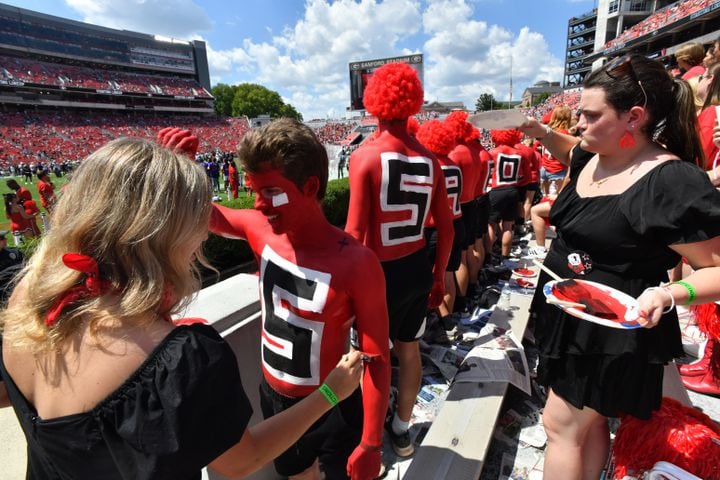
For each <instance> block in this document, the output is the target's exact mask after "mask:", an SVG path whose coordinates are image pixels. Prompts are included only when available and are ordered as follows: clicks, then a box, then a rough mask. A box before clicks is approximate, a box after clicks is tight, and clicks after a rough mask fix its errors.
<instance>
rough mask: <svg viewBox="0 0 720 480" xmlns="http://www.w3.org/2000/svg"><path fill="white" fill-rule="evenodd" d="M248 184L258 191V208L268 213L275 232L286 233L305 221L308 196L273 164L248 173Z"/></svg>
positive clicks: (265, 213) (263, 212) (267, 216)
mask: <svg viewBox="0 0 720 480" xmlns="http://www.w3.org/2000/svg"><path fill="white" fill-rule="evenodd" d="M247 182H248V185H249V186H250V187H251V188H252V189H253V190H254V191H255V205H254V207H255V210H258V211H259V212H260V213H262V214H263V215H265V217H266V218H267V220H268V223H269V224H270V226H271V227H272V229H273V232H275V233H287V232H289V231H292V230H294V229H295V227H296V225H297V223H298V221H302V218H303V210H304V208H305V207H306V206H307V205H308V201H309V200H314V197H313V198H312V199H308V196H306V195H305V194H304V193H303V192H302V191H301V190H300V189H299V188H298V187H297V185H295V183H293V182H292V181H291V180H289V179H288V178H287V177H285V176H284V175H283V174H282V172H281V171H280V170H279V169H276V168H273V169H270V170H266V171H263V172H261V173H252V174H250V173H248V174H247Z"/></svg>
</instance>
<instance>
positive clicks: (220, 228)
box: [208, 203, 259, 240]
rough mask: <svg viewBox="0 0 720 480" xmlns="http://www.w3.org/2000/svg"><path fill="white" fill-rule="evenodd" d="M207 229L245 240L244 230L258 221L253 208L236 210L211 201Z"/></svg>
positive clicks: (223, 235)
mask: <svg viewBox="0 0 720 480" xmlns="http://www.w3.org/2000/svg"><path fill="white" fill-rule="evenodd" d="M212 206H213V209H212V213H211V214H210V226H209V227H208V228H209V230H210V231H211V232H212V233H214V234H215V235H219V236H221V237H226V238H239V239H242V240H247V235H246V233H245V232H246V231H247V230H249V229H250V228H251V227H252V225H253V224H254V223H256V222H258V220H259V219H258V216H257V212H256V211H255V210H236V209H233V208H228V207H223V206H220V205H218V204H217V203H213V205H212Z"/></svg>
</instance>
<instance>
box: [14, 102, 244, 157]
mask: <svg viewBox="0 0 720 480" xmlns="http://www.w3.org/2000/svg"><path fill="white" fill-rule="evenodd" d="M168 126H176V127H181V128H191V129H192V130H193V131H194V132H197V134H198V136H199V137H200V139H201V142H200V149H199V151H200V152H208V151H212V150H215V149H216V148H217V149H220V150H221V151H224V152H229V151H234V150H235V148H236V146H237V144H238V142H239V141H240V139H242V137H243V136H244V135H245V133H246V132H247V131H248V130H249V124H248V121H247V119H245V118H217V117H197V116H183V115H175V116H164V117H150V116H133V115H124V114H119V113H113V114H111V113H97V112H82V113H72V112H59V111H58V112H22V113H2V114H0V169H2V170H4V171H8V170H9V167H10V166H11V165H20V164H22V163H25V164H30V163H37V162H38V161H47V162H50V161H56V162H62V161H66V160H81V159H83V158H85V157H86V156H87V155H88V154H90V153H91V152H93V151H95V150H97V149H98V148H99V147H100V146H102V145H103V144H105V143H107V142H108V141H110V140H113V139H115V138H118V137H122V136H129V137H144V138H154V137H155V135H156V134H157V132H158V130H160V129H162V128H164V127H168Z"/></svg>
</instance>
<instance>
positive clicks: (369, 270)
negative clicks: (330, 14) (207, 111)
mask: <svg viewBox="0 0 720 480" xmlns="http://www.w3.org/2000/svg"><path fill="white" fill-rule="evenodd" d="M238 154H239V160H240V162H241V165H242V167H243V170H244V171H245V172H246V174H247V181H248V184H249V185H250V186H251V188H252V189H253V191H255V192H256V195H255V209H254V210H233V209H229V208H226V207H221V206H219V205H214V209H213V214H212V217H211V220H210V230H211V231H212V232H213V233H216V234H218V235H222V236H225V237H230V238H240V239H244V240H246V241H247V242H248V243H249V244H250V247H251V249H252V250H253V252H254V253H255V255H256V257H257V260H258V263H259V265H260V278H259V281H260V301H261V304H262V319H263V328H262V365H263V374H264V382H263V384H262V385H261V401H262V408H263V413H264V415H265V416H266V417H268V416H272V415H274V414H276V413H279V412H280V411H282V410H284V409H286V408H289V407H290V406H292V405H293V404H294V403H297V402H298V401H300V400H301V399H302V398H303V397H305V396H307V395H309V394H310V393H312V392H313V391H314V390H316V389H317V388H318V387H320V386H321V385H322V384H323V381H324V379H325V377H326V376H327V375H328V373H329V372H330V371H331V370H332V368H333V367H334V366H335V365H336V364H337V362H338V360H339V359H340V357H341V356H342V355H343V354H344V353H345V352H346V351H347V345H348V337H349V331H350V327H351V326H352V325H353V323H354V325H355V328H356V329H357V332H358V340H359V348H360V350H361V351H362V352H363V353H364V354H366V355H367V357H368V358H369V360H370V361H368V362H366V364H365V372H364V376H363V382H362V387H363V388H362V393H361V391H360V389H358V390H357V391H356V393H355V394H353V395H351V396H350V397H349V398H348V399H347V400H345V401H342V402H340V403H339V404H338V407H337V408H335V409H333V410H332V411H331V412H330V413H329V414H328V415H326V416H325V417H323V419H321V420H320V421H318V422H317V423H316V424H315V426H314V427H313V428H311V429H310V431H309V432H308V433H307V434H306V435H305V436H304V437H303V438H302V439H301V440H300V441H299V442H298V443H297V444H296V445H295V446H294V447H293V448H290V449H289V450H287V451H286V452H285V453H284V454H283V455H281V456H280V457H279V458H278V459H277V460H276V461H275V468H276V470H277V471H278V473H280V474H281V475H284V476H288V477H290V478H294V479H319V478H320V469H319V464H322V465H323V467H324V473H325V476H326V477H325V478H328V479H331V478H332V479H334V478H346V477H345V473H346V472H347V475H348V476H350V477H351V478H352V479H353V480H355V479H358V480H367V479H371V478H375V477H376V476H377V475H378V473H379V472H380V468H381V467H380V457H381V452H380V448H381V445H382V432H383V422H384V420H385V414H386V412H387V403H388V395H389V386H390V369H389V347H388V340H387V339H388V315H387V306H386V303H385V295H384V293H385V280H384V277H383V271H382V269H381V267H380V262H379V261H378V258H377V256H376V255H375V254H374V253H373V252H372V250H370V249H368V248H366V247H364V246H363V245H362V244H361V243H360V242H358V241H357V240H355V239H354V238H352V237H351V236H350V235H349V234H347V233H345V232H343V231H342V230H340V229H338V228H336V227H334V226H332V225H331V224H330V223H329V222H328V221H327V219H326V218H325V215H324V214H323V210H322V207H321V204H320V201H321V200H322V198H323V197H324V195H325V188H326V186H327V177H328V158H327V153H326V152H325V148H324V147H323V146H322V144H321V143H320V142H319V141H318V139H317V137H316V136H315V134H314V133H313V131H312V130H311V129H310V128H308V127H306V126H304V125H302V124H301V123H299V122H296V121H294V120H290V119H281V120H277V121H275V122H273V123H270V124H268V125H266V126H265V127H263V128H261V129H259V130H256V131H254V132H251V133H249V134H247V135H246V136H245V138H244V139H243V141H242V143H241V144H240V148H239V152H238ZM363 414H364V418H363ZM348 456H349V458H348ZM338 462H341V463H342V468H341V469H340V471H339V472H338V471H337V468H336V469H335V470H333V468H332V467H333V466H334V467H337V463H338Z"/></svg>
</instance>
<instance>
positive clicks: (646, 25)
mask: <svg viewBox="0 0 720 480" xmlns="http://www.w3.org/2000/svg"><path fill="white" fill-rule="evenodd" d="M716 3H718V0H680V1H678V2H676V3H673V4H671V5H668V6H667V7H665V8H662V9H660V10H658V11H656V12H655V13H653V14H652V15H650V16H649V17H648V18H646V19H644V20H643V21H641V22H639V23H638V24H636V25H633V26H632V27H630V28H628V29H627V30H625V31H624V32H623V33H621V34H620V35H618V36H617V37H616V38H614V39H612V40H610V41H609V42H607V43H606V44H605V46H604V47H603V48H602V50H612V49H613V48H615V47H618V46H622V45H624V44H625V43H627V42H628V41H630V40H634V39H636V38H639V37H642V36H644V35H647V34H650V33H652V32H656V31H657V30H658V29H660V28H662V27H664V26H666V25H670V24H671V23H674V22H677V21H678V20H682V19H683V18H685V17H688V16H690V15H692V14H693V13H696V12H698V11H700V10H702V9H703V8H706V7H709V6H711V5H714V4H716Z"/></svg>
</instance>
